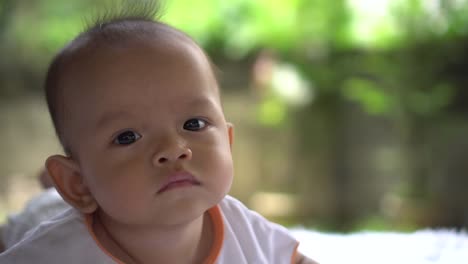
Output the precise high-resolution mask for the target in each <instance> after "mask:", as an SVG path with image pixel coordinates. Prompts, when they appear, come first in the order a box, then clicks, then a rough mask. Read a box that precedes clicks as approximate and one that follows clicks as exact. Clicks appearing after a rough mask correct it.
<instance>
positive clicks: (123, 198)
mask: <svg viewBox="0 0 468 264" xmlns="http://www.w3.org/2000/svg"><path fill="white" fill-rule="evenodd" d="M158 41H160V42H161V41H162V43H156V41H154V42H150V41H143V40H138V41H133V42H131V43H129V44H125V45H124V46H121V47H113V48H106V49H103V48H99V49H97V50H93V51H83V52H82V54H81V55H82V56H81V58H82V59H80V60H78V61H76V62H74V63H73V65H72V66H71V71H70V70H69V71H67V72H68V74H67V75H66V76H65V83H66V85H67V87H66V91H65V93H64V94H65V96H64V102H65V105H66V109H65V113H66V114H65V116H66V120H67V121H66V122H65V124H66V125H65V127H66V130H64V133H66V135H67V138H68V140H69V141H70V143H71V144H70V145H71V147H72V151H73V154H74V156H73V158H74V159H75V160H76V161H77V162H78V164H79V167H80V172H81V174H82V176H83V181H84V182H85V184H86V185H87V186H88V187H89V190H90V191H91V193H92V195H93V197H94V198H95V200H96V202H97V203H98V205H99V208H100V210H99V211H98V212H99V214H101V216H102V217H104V218H107V219H106V220H108V221H116V222H118V223H121V224H138V225H141V224H160V225H166V224H177V223H182V222H184V221H187V220H189V219H193V218H194V217H198V216H200V215H201V214H202V213H203V212H204V211H206V210H207V209H208V208H210V207H212V206H214V205H215V204H217V203H218V202H219V201H220V200H221V199H222V198H223V197H224V195H225V194H226V193H227V192H228V190H229V189H230V186H231V182H232V177H233V168H232V158H231V150H230V136H229V135H230V132H231V131H230V129H231V128H230V125H229V124H227V123H226V121H225V118H224V115H223V112H222V108H221V105H220V100H219V95H218V90H217V89H218V88H217V83H216V81H215V80H214V77H213V74H212V71H211V67H210V65H209V63H208V61H207V59H206V58H205V56H204V54H203V53H202V52H201V51H200V50H199V48H198V47H196V46H195V45H194V44H192V43H189V42H188V41H185V42H183V41H181V40H180V39H177V40H176V41H177V42H176V41H174V40H167V41H164V40H158Z"/></svg>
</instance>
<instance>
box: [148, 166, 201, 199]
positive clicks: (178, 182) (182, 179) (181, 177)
mask: <svg viewBox="0 0 468 264" xmlns="http://www.w3.org/2000/svg"><path fill="white" fill-rule="evenodd" d="M194 185H195V186H196V185H200V182H199V181H197V179H195V177H194V176H193V175H192V174H191V173H188V172H186V171H179V172H175V173H172V174H169V175H168V176H167V177H166V179H165V181H164V182H163V183H162V185H161V188H159V190H158V192H157V194H161V193H163V192H166V191H169V190H172V189H176V188H183V187H189V186H194Z"/></svg>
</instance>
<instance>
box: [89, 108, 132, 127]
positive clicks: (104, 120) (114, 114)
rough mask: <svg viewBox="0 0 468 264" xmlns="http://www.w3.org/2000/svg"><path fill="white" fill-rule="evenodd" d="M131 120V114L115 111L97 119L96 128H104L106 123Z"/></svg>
mask: <svg viewBox="0 0 468 264" xmlns="http://www.w3.org/2000/svg"><path fill="white" fill-rule="evenodd" d="M124 118H131V114H130V113H129V112H127V111H124V110H116V111H111V112H108V113H105V114H103V115H102V116H101V117H100V118H99V119H97V120H98V121H97V123H96V126H97V127H98V128H100V127H104V126H106V125H107V124H108V123H110V122H112V121H115V120H117V119H124Z"/></svg>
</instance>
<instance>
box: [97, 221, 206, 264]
mask: <svg viewBox="0 0 468 264" xmlns="http://www.w3.org/2000/svg"><path fill="white" fill-rule="evenodd" d="M92 228H93V230H94V233H95V235H96V238H97V239H98V241H99V242H100V243H101V245H102V246H103V247H104V248H105V249H106V250H107V251H108V252H109V253H110V254H111V255H113V256H114V257H116V258H118V259H119V260H121V261H122V262H124V263H127V264H130V263H132V264H137V263H202V262H203V260H204V259H205V258H206V257H207V256H208V255H209V252H210V249H211V246H212V244H213V237H214V234H213V223H212V220H211V218H210V216H209V214H208V213H207V212H205V214H203V215H202V216H201V217H199V218H197V219H195V220H194V221H192V222H190V223H187V224H184V225H180V226H176V227H173V228H171V229H157V228H155V229H153V230H141V229H140V230H134V229H127V228H118V226H112V225H105V224H104V223H103V221H102V219H101V218H100V217H99V215H98V214H96V215H95V217H94V223H93V227H92Z"/></svg>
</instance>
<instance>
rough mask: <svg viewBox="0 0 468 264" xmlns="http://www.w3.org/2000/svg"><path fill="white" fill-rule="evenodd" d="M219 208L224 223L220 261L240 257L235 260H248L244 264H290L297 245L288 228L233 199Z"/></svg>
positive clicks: (229, 198)
mask: <svg viewBox="0 0 468 264" xmlns="http://www.w3.org/2000/svg"><path fill="white" fill-rule="evenodd" d="M219 207H220V210H221V212H222V215H223V223H224V246H223V252H222V253H223V254H221V258H220V259H221V260H223V259H226V260H229V259H232V258H234V257H237V258H234V259H245V260H246V262H245V263H251V261H259V260H261V261H263V262H262V263H288V262H289V261H290V259H291V257H292V255H293V254H294V252H295V250H296V247H297V245H298V243H297V241H296V239H295V238H294V237H292V236H291V234H290V233H289V231H288V230H287V229H286V228H284V227H283V226H280V225H278V224H276V223H273V222H271V221H269V220H267V219H266V218H264V217H263V216H261V215H260V214H258V213H257V212H255V211H252V210H250V209H248V208H247V207H246V206H245V205H244V204H243V203H242V202H240V201H239V200H237V199H235V198H233V197H231V196H226V197H225V198H224V199H223V201H222V202H221V203H220V204H219ZM241 256H242V257H241ZM279 260H282V261H279ZM278 261H279V262H278ZM284 261H286V262H284ZM220 263H224V262H220ZM226 263H229V262H226Z"/></svg>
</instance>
